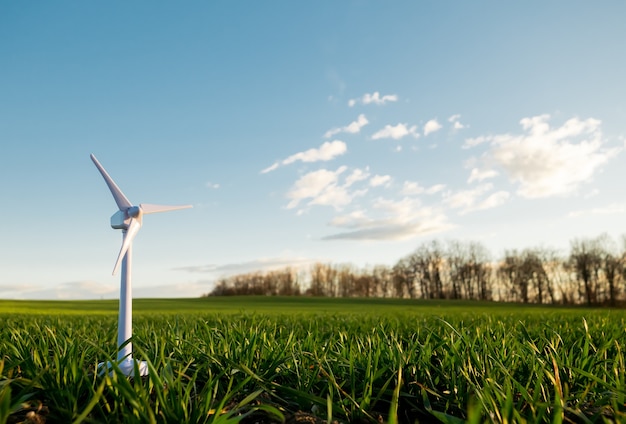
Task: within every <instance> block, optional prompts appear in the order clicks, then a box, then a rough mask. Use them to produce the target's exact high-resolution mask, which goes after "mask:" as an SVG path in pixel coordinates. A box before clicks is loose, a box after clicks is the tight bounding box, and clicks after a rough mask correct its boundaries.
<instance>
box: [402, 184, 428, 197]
mask: <svg viewBox="0 0 626 424" xmlns="http://www.w3.org/2000/svg"><path fill="white" fill-rule="evenodd" d="M424 191H426V189H425V188H424V187H422V186H421V185H419V183H417V182H415V181H405V182H404V185H403V186H402V190H401V191H400V193H401V194H403V195H405V196H415V195H418V194H422V193H423V192H424Z"/></svg>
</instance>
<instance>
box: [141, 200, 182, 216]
mask: <svg viewBox="0 0 626 424" xmlns="http://www.w3.org/2000/svg"><path fill="white" fill-rule="evenodd" d="M139 207H140V208H141V211H142V212H143V213H144V214H149V213H159V212H169V211H176V210H178V209H189V208H193V206H192V205H180V206H175V205H153V204H151V203H140V204H139Z"/></svg>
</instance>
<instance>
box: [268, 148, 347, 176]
mask: <svg viewBox="0 0 626 424" xmlns="http://www.w3.org/2000/svg"><path fill="white" fill-rule="evenodd" d="M347 151H348V147H347V145H346V143H344V142H343V141H341V140H334V141H327V142H325V143H323V144H322V145H321V146H320V147H319V148H318V149H309V150H306V151H304V152H300V153H296V154H294V155H291V156H289V157H288V158H287V159H284V160H282V161H279V162H276V163H274V164H273V165H271V166H269V167H267V168H265V169H264V170H262V171H261V174H266V173H268V172H271V171H274V170H275V169H276V168H278V167H279V166H280V165H289V164H291V163H293V162H297V161H302V162H319V161H329V160H332V159H334V158H336V157H337V156H341V155H343V154H344V153H346V152H347Z"/></svg>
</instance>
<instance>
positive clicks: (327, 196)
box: [287, 166, 367, 209]
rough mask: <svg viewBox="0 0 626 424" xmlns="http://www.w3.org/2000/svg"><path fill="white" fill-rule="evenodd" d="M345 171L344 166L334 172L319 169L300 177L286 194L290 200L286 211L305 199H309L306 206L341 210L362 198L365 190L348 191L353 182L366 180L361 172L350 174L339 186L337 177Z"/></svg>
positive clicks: (364, 174) (365, 176)
mask: <svg viewBox="0 0 626 424" xmlns="http://www.w3.org/2000/svg"><path fill="white" fill-rule="evenodd" d="M346 170H347V167H346V166H342V167H340V168H338V169H337V170H336V171H329V170H327V169H320V170H318V171H313V172H309V173H308V174H306V175H303V176H302V177H300V178H299V179H298V180H297V181H296V182H295V183H294V185H293V187H292V188H291V190H289V192H288V193H287V198H288V199H291V201H290V202H289V204H288V205H287V209H293V208H295V207H297V206H298V204H299V203H300V202H301V201H302V200H305V199H311V200H310V201H309V202H308V205H320V206H332V207H334V208H335V209H341V208H343V207H344V206H346V205H348V204H350V203H351V202H352V199H354V198H355V197H358V196H363V195H364V194H365V193H366V192H367V189H363V190H355V191H352V192H350V191H349V190H348V189H349V188H350V186H351V185H352V184H354V182H356V181H360V180H363V179H366V178H367V175H366V173H365V172H363V171H360V170H358V171H355V172H352V174H350V175H349V176H348V177H347V178H346V182H345V184H344V185H340V184H339V176H340V175H341V174H342V173H344V172H345V171H346Z"/></svg>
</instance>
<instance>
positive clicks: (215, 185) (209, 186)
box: [206, 181, 220, 189]
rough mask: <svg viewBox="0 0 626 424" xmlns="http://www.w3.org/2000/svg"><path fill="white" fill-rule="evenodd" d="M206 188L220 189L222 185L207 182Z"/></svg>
mask: <svg viewBox="0 0 626 424" xmlns="http://www.w3.org/2000/svg"><path fill="white" fill-rule="evenodd" d="M206 186H207V187H208V188H212V189H218V188H220V185H219V184H217V183H212V182H211V181H207V183H206Z"/></svg>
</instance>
